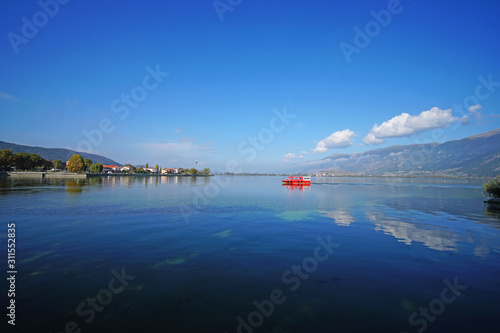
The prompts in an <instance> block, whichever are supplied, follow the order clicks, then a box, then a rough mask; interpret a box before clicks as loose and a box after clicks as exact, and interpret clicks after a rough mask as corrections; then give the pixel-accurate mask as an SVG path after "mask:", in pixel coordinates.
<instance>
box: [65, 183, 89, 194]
mask: <svg viewBox="0 0 500 333" xmlns="http://www.w3.org/2000/svg"><path fill="white" fill-rule="evenodd" d="M64 185H65V186H66V192H68V193H70V194H76V193H80V192H82V191H83V189H82V187H83V186H85V185H87V179H66V182H65V184H64Z"/></svg>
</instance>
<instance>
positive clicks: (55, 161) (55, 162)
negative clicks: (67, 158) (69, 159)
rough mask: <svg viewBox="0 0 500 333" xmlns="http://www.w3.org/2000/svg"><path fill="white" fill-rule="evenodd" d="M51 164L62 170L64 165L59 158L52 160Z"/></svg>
mask: <svg viewBox="0 0 500 333" xmlns="http://www.w3.org/2000/svg"><path fill="white" fill-rule="evenodd" d="M52 164H53V165H54V169H61V170H62V169H64V167H65V165H64V163H63V162H62V161H61V160H59V159H57V160H53V161H52Z"/></svg>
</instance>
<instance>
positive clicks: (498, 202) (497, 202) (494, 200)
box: [485, 198, 500, 205]
mask: <svg viewBox="0 0 500 333" xmlns="http://www.w3.org/2000/svg"><path fill="white" fill-rule="evenodd" d="M485 202H486V203H489V204H494V205H500V198H491V199H489V200H486V201H485Z"/></svg>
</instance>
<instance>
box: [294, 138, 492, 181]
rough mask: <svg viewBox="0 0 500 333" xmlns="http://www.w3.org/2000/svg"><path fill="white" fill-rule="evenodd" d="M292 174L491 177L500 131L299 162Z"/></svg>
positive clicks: (333, 155)
mask: <svg viewBox="0 0 500 333" xmlns="http://www.w3.org/2000/svg"><path fill="white" fill-rule="evenodd" d="M288 171H289V172H290V173H302V174H318V175H374V176H461V177H491V176H497V175H499V174H500V129H496V130H492V131H489V132H485V133H481V134H477V135H473V136H469V137H466V138H464V139H461V140H453V141H448V142H444V143H425V144H412V145H396V146H390V147H386V148H381V149H375V150H369V151H366V152H362V153H354V154H332V155H330V156H327V157H325V158H323V159H320V160H313V161H308V162H302V163H296V164H294V165H293V166H292V168H291V169H290V170H288Z"/></svg>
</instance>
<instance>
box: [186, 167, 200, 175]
mask: <svg viewBox="0 0 500 333" xmlns="http://www.w3.org/2000/svg"><path fill="white" fill-rule="evenodd" d="M188 172H189V173H190V174H192V175H196V174H197V173H198V170H196V169H195V168H191V169H189V171H188Z"/></svg>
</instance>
